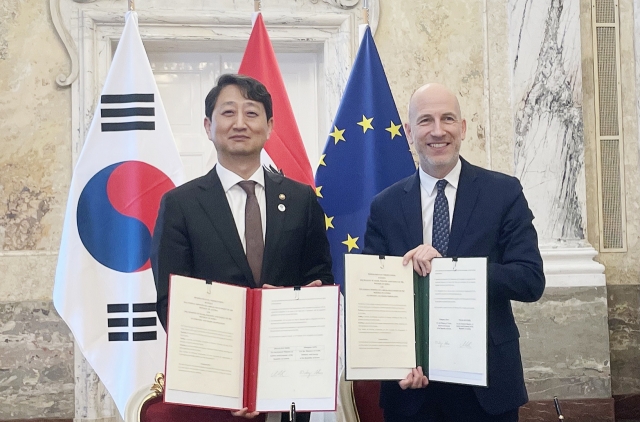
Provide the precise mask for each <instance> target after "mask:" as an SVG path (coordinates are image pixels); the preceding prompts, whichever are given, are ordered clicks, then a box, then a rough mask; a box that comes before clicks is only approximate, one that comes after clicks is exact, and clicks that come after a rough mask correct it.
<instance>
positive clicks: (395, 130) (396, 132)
mask: <svg viewBox="0 0 640 422" xmlns="http://www.w3.org/2000/svg"><path fill="white" fill-rule="evenodd" d="M401 127H402V125H397V126H396V125H394V124H393V121H392V122H391V126H389V127H388V128H386V129H385V130H386V131H387V132H389V133H390V134H391V139H393V138H395V137H396V136H402V135H400V128H401Z"/></svg>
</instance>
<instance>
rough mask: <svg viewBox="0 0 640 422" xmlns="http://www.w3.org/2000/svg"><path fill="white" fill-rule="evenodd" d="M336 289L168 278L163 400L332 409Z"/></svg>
mask: <svg viewBox="0 0 640 422" xmlns="http://www.w3.org/2000/svg"><path fill="white" fill-rule="evenodd" d="M339 296H340V290H339V287H338V286H321V287H302V288H300V287H295V288H294V287H292V288H276V289H248V288H245V287H240V286H233V285H229V284H223V283H216V282H205V281H204V280H199V279H194V278H189V277H182V276H176V275H173V276H171V284H170V290H169V313H168V324H167V326H168V330H167V363H166V371H165V374H166V375H165V377H166V382H165V401H166V402H171V403H177V404H188V405H194V406H206V407H216V408H222V409H242V408H244V407H248V408H249V412H253V411H256V410H257V411H259V412H278V411H282V412H288V411H289V409H290V406H291V403H295V406H296V410H297V411H303V412H307V411H333V410H335V409H336V394H337V381H338V365H337V359H338V312H339Z"/></svg>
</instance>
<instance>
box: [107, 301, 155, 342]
mask: <svg viewBox="0 0 640 422" xmlns="http://www.w3.org/2000/svg"><path fill="white" fill-rule="evenodd" d="M132 305H133V312H134V313H136V312H148V313H149V314H153V316H140V317H133V318H129V315H128V314H129V304H128V303H113V304H109V305H107V313H108V314H109V318H108V319H107V326H108V327H109V341H129V340H133V341H149V340H156V339H157V338H158V331H157V330H155V329H154V330H153V331H148V330H149V328H147V327H156V326H157V316H156V304H155V303H133V304H132ZM117 314H120V315H117ZM129 320H131V321H132V324H129ZM129 327H132V328H129ZM130 333H131V335H132V336H131V339H130V338H129V334H130Z"/></svg>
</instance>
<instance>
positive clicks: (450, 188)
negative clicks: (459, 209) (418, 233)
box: [419, 158, 462, 245]
mask: <svg viewBox="0 0 640 422" xmlns="http://www.w3.org/2000/svg"><path fill="white" fill-rule="evenodd" d="M460 169H462V162H461V161H460V159H459V158H458V162H457V163H456V165H455V167H454V168H453V169H452V170H451V171H450V172H449V174H447V175H446V176H445V177H444V179H445V180H446V181H447V187H445V188H444V195H445V196H446V197H447V202H448V203H449V230H451V221H452V220H453V210H454V209H455V206H456V193H457V192H458V182H459V181H460ZM419 172H420V203H421V205H422V242H423V243H424V244H425V245H431V236H432V235H433V206H434V204H435V202H436V195H437V194H438V189H437V188H436V183H437V182H438V180H440V179H436V178H435V177H432V176H429V175H428V174H427V173H425V172H424V170H422V168H420V170H419Z"/></svg>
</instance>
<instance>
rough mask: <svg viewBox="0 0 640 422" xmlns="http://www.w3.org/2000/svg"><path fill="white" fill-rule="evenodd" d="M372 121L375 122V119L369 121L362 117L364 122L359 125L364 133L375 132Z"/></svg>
mask: <svg viewBox="0 0 640 422" xmlns="http://www.w3.org/2000/svg"><path fill="white" fill-rule="evenodd" d="M372 120H373V117H372V118H370V119H367V118H366V117H364V114H363V115H362V121H361V122H358V124H359V125H360V126H362V133H367V129H371V130H373V126H371V121H372Z"/></svg>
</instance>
